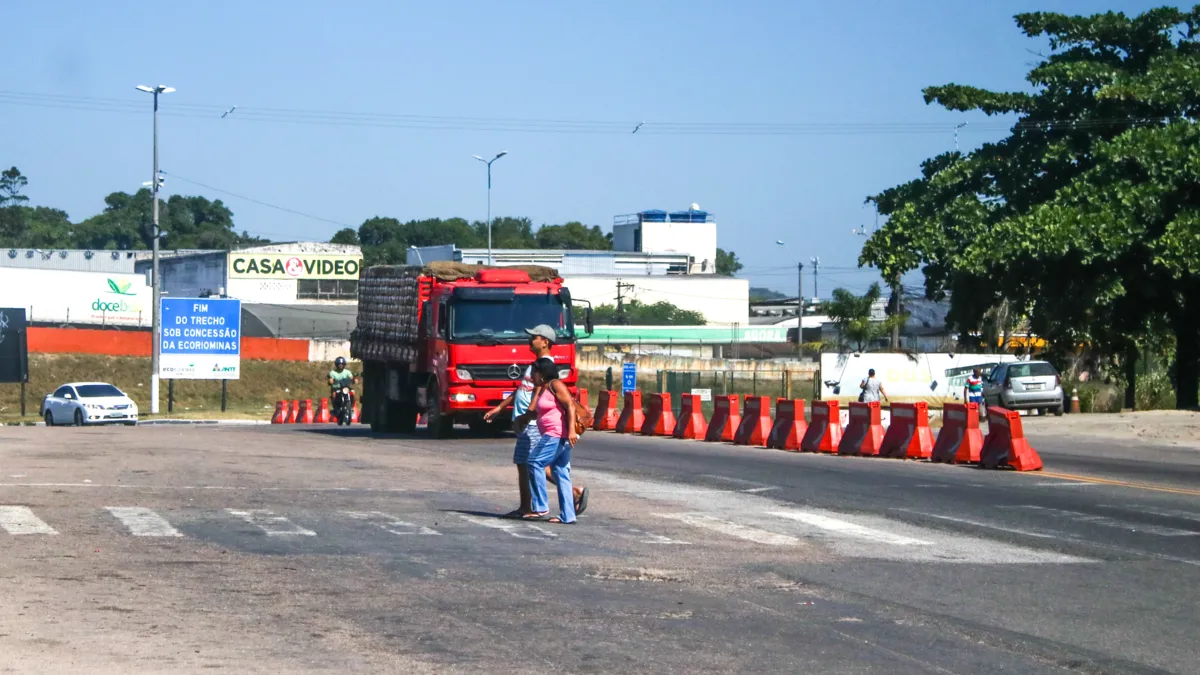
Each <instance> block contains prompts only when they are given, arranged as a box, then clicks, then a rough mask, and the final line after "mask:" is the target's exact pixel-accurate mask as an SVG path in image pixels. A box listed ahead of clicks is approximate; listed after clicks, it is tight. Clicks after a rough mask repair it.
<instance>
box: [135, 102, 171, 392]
mask: <svg viewBox="0 0 1200 675" xmlns="http://www.w3.org/2000/svg"><path fill="white" fill-rule="evenodd" d="M137 90H138V91H144V92H146V93H147V94H153V95H154V175H153V176H152V177H151V178H150V196H151V200H152V201H153V204H154V207H153V208H154V225H153V231H152V232H151V233H150V235H151V236H150V239H151V251H152V253H151V259H152V261H153V262H152V263H151V273H150V274H151V278H150V286H151V288H152V289H153V290H152V297H153V300H152V302H153V303H154V304H153V307H151V309H150V317H151V322H150V340H151V343H152V344H151V345H150V414H152V415H157V414H158V362H159V355H160V354H161V353H162V317H161V316H159V299H160V297H161V293H162V284H161V283H160V281H159V277H158V240H159V238H160V237H161V236H162V233H161V232H160V231H159V229H158V186H159V184H160V183H161V180H160V179H159V175H158V95H159V94H169V93H171V92H173V91H175V89H174V88H172V87H167V86H164V85H161V84H160V85H158V86H157V87H147V86H146V85H144V84H139V85H138V86H137Z"/></svg>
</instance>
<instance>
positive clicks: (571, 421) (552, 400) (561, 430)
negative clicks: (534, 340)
mask: <svg viewBox="0 0 1200 675" xmlns="http://www.w3.org/2000/svg"><path fill="white" fill-rule="evenodd" d="M533 383H534V385H535V386H536V387H537V388H536V389H535V390H534V393H533V396H534V398H533V405H531V406H530V409H529V411H528V412H526V413H525V414H524V415H522V416H521V417H520V418H518V423H519V424H528V423H529V418H531V417H534V416H536V417H537V426H538V432H539V433H541V434H542V438H541V440H540V441H538V443H537V445H535V446H534V447H533V449H532V450H530V451H529V479H530V483H531V485H530V493H531V495H532V497H533V499H532V505H533V513H530V514H529V515H528V516H525V519H526V520H544V521H548V522H551V523H564V524H568V525H569V524H572V523H574V522H575V498H574V495H573V494H572V490H571V446H573V445H574V444H575V443H576V442H578V441H579V435H578V434H576V433H575V408H574V406H573V405H572V399H571V392H570V391H569V390H568V389H567V386H566V385H565V384H563V383H562V382H560V381H559V379H558V366H557V365H555V364H554V363H553V362H552V361H538V362H537V363H535V364H534V368H533ZM547 466H548V467H550V471H551V473H552V474H553V476H554V480H555V483H556V486H557V487H558V513H559V515H558V517H557V518H551V517H550V505H549V503H548V499H547V495H546V467H547Z"/></svg>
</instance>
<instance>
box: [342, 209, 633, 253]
mask: <svg viewBox="0 0 1200 675" xmlns="http://www.w3.org/2000/svg"><path fill="white" fill-rule="evenodd" d="M331 241H333V242H334V243H351V242H353V243H361V245H362V247H363V257H364V258H365V259H366V264H368V265H382V264H392V265H395V264H402V263H404V261H405V260H406V258H407V253H408V247H410V246H441V245H446V244H454V245H456V246H459V247H466V248H481V247H484V246H487V223H486V222H481V221H475V222H468V221H466V220H464V219H462V218H445V219H443V218H428V219H425V220H410V221H408V222H404V223H402V222H400V221H399V220H397V219H396V218H381V217H378V216H376V217H374V218H368V219H367V220H366V221H364V222H363V224H362V225H361V226H359V228H358V232H357V233H355V232H354V230H351V229H349V228H347V229H343V230H340V231H339V232H338V233H337V234H335V235H334V239H333V240H331ZM492 247H493V248H526V249H539V248H540V249H592V250H609V249H611V248H612V235H611V234H604V233H603V232H601V231H600V227H599V226H596V225H593V226H592V227H590V228H589V227H587V226H586V225H584V224H582V223H578V222H570V223H566V224H565V225H542V226H541V227H540V228H538V229H537V230H536V231H535V230H534V229H533V222H532V221H531V220H529V219H528V218H495V219H493V220H492Z"/></svg>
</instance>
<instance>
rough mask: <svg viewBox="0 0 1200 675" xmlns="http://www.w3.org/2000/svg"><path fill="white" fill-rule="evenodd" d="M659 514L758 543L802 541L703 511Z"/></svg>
mask: <svg viewBox="0 0 1200 675" xmlns="http://www.w3.org/2000/svg"><path fill="white" fill-rule="evenodd" d="M658 515H659V516H661V517H663V518H670V519H671V520H678V521H679V522H681V523H687V524H688V525H692V526H694V527H702V528H704V529H707V530H712V531H714V532H719V533H721V534H724V535H728V536H730V537H736V538H738V539H744V540H746V541H752V542H754V543H756V544H767V545H769V546H795V545H796V544H799V543H800V540H799V539H797V538H795V537H792V536H789V535H786V534H778V533H776V532H768V531H766V530H760V529H758V528H757V527H750V526H749V525H739V524H738V523H734V522H730V521H728V520H721V519H720V518H714V517H713V516H709V515H705V514H703V513H660V514H658Z"/></svg>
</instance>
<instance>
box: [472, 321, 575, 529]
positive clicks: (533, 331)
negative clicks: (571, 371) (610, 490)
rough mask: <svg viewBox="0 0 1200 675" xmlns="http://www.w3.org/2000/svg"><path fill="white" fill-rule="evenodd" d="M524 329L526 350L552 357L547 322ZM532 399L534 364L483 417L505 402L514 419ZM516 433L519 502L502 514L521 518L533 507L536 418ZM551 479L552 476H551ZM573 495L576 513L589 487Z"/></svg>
mask: <svg viewBox="0 0 1200 675" xmlns="http://www.w3.org/2000/svg"><path fill="white" fill-rule="evenodd" d="M525 332H526V333H529V351H531V352H533V355H534V357H535V361H538V360H541V359H548V360H550V361H553V360H554V357H553V356H551V354H550V348H551V347H553V346H554V340H555V339H556V338H557V337H558V335H557V334H556V333H555V332H554V329H553V328H551V327H550V326H547V325H545V324H542V325H540V326H536V327H534V328H526V329H525ZM532 403H533V366H532V365H529V366H526V367H525V372H523V373H522V374H521V381H520V384H519V385H518V386H517V388H516V389H514V390H513V393H512V394H510V395H509V396H508V398H506V399H504V400H503V401H501V402H500V404H499V405H497V406H496V407H495V408H492V409H491V410H489V411H487V413H485V414H484V416H483V419H485V420H488V421H491V419H492V418H494V417H495V416H496V415H499V414H500V413H501V412H503V411H504V409H505V408H507V407H508V406H510V405H511V406H512V407H513V419H514V420H515V419H516V418H518V417H520V416H521V415H524V414H525V412H526V411H527V410H529V406H530V405H531V404H532ZM514 431H516V433H517V444H516V447H515V448H513V464H516V465H517V487H518V488H519V489H520V491H521V506H520V507H519V508H518V509H517V510H515V511H511V512H509V513H507V514H505V517H506V518H520V517H521V516H523V515H525V514H527V513H531V512H532V510H533V506H532V501H533V496H532V494H531V493H530V489H529V466H528V463H529V451H530V450H531V449H533V447H534V446H535V445H537V443H538V441H540V440H541V438H542V435H541V434H540V433H538V428H537V421H533V422H530V423H529V424H526V425H525V426H524V428H521V429H514ZM546 475H547V476H550V469H549V467H547V468H546ZM550 480H551V482H553V478H550ZM573 492H574V493H575V494H574V497H575V514H576V515H579V514H581V513H583V511H584V509H586V508H587V498H588V489H587V488H585V487H580V486H573Z"/></svg>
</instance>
